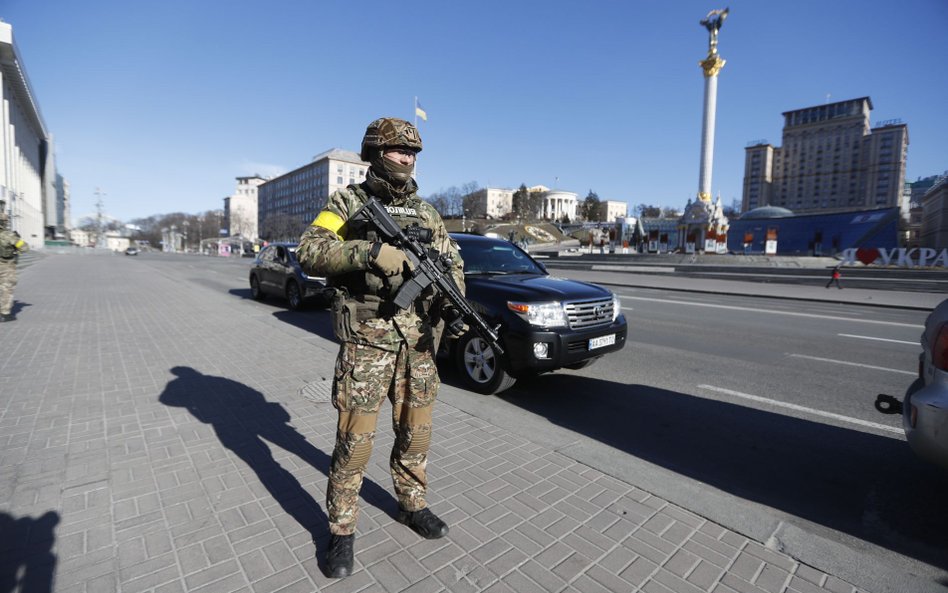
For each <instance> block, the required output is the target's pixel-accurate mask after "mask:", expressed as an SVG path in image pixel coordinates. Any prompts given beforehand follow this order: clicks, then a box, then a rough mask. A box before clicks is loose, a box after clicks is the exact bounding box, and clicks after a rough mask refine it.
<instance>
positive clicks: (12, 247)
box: [0, 229, 30, 259]
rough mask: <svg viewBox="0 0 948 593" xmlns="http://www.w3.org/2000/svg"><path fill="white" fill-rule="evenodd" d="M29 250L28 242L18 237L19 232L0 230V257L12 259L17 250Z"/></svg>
mask: <svg viewBox="0 0 948 593" xmlns="http://www.w3.org/2000/svg"><path fill="white" fill-rule="evenodd" d="M29 250H30V246H29V244H27V242H26V241H24V240H23V239H21V238H20V234H19V233H17V232H16V231H10V230H6V229H2V230H0V258H2V259H13V258H14V257H15V256H16V254H17V252H21V253H23V252H27V251H29Z"/></svg>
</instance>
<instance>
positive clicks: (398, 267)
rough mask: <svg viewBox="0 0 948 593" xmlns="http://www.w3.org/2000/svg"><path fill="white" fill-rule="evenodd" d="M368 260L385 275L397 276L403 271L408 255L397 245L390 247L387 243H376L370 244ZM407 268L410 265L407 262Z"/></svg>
mask: <svg viewBox="0 0 948 593" xmlns="http://www.w3.org/2000/svg"><path fill="white" fill-rule="evenodd" d="M369 261H370V262H371V263H372V264H373V265H374V266H375V267H376V268H378V269H379V271H381V272H382V273H383V274H385V275H386V276H397V275H398V274H401V273H402V272H404V271H405V265H406V264H409V262H408V256H406V255H405V252H404V251H402V250H401V249H398V248H397V247H392V246H391V245H389V244H388V243H376V244H375V245H373V246H372V251H371V252H370V253H369ZM409 269H411V265H410V264H409Z"/></svg>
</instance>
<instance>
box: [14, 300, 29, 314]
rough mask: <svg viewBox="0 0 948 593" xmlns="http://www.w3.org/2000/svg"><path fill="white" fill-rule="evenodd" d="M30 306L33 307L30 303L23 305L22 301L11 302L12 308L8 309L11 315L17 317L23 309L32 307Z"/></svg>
mask: <svg viewBox="0 0 948 593" xmlns="http://www.w3.org/2000/svg"><path fill="white" fill-rule="evenodd" d="M32 306H33V305H32V304H31V303H24V302H23V301H13V307H11V308H10V313H12V314H13V315H19V314H20V312H22V311H23V309H26V308H27V307H32Z"/></svg>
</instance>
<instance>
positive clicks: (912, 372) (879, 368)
mask: <svg viewBox="0 0 948 593" xmlns="http://www.w3.org/2000/svg"><path fill="white" fill-rule="evenodd" d="M787 356H789V357H790V358H805V359H807V360H817V361H820V362H831V363H833V364H845V365H848V366H852V367H862V368H864V369H875V370H877V371H889V372H891V373H900V374H902V375H912V376H913V377H914V376H915V375H917V374H918V371H903V370H902V369H890V368H888V367H880V366H876V365H874V364H863V363H861V362H849V361H848V360H835V359H833V358H820V357H819V356H807V355H806V354H790V353H789V352H788V353H787Z"/></svg>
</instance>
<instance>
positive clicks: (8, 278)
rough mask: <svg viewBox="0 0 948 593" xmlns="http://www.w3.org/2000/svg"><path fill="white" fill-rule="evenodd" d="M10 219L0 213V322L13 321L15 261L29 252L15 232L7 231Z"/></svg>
mask: <svg viewBox="0 0 948 593" xmlns="http://www.w3.org/2000/svg"><path fill="white" fill-rule="evenodd" d="M9 222H10V219H9V217H8V216H7V215H6V213H4V212H0V322H3V321H13V320H15V319H16V317H15V316H14V315H13V289H14V288H15V287H16V260H17V256H18V255H19V254H20V253H25V252H27V251H29V250H30V246H29V245H28V244H27V242H26V241H24V240H23V239H21V238H20V234H19V233H17V232H16V231H11V230H9V228H8V227H9Z"/></svg>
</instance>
